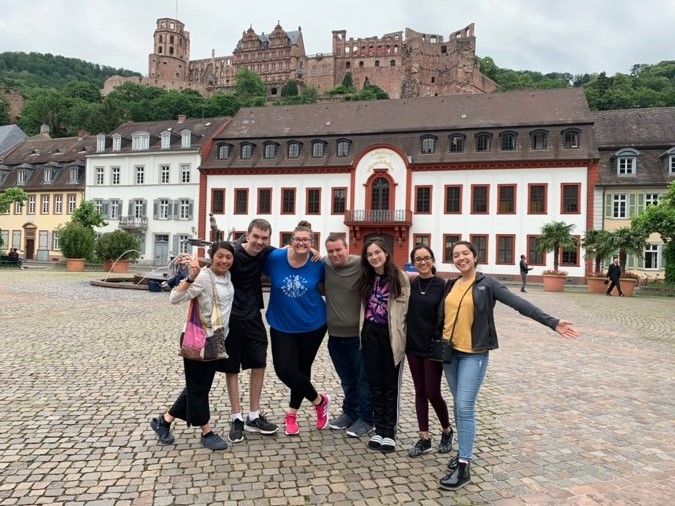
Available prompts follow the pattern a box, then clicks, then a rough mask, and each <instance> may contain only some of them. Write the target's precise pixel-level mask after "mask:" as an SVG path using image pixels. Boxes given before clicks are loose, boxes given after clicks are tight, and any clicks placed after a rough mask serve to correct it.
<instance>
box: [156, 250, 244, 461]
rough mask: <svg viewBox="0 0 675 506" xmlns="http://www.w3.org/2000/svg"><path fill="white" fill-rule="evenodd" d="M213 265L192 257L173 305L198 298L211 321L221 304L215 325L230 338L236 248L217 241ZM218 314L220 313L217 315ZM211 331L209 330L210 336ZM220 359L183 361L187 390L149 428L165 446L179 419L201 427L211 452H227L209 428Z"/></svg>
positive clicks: (203, 440)
mask: <svg viewBox="0 0 675 506" xmlns="http://www.w3.org/2000/svg"><path fill="white" fill-rule="evenodd" d="M209 256H210V257H211V265H210V266H209V267H204V268H201V269H200V267H199V261H198V260H197V257H196V256H195V257H193V258H192V260H191V261H190V265H189V274H188V276H187V277H186V278H185V279H184V280H182V281H181V282H180V283H179V284H178V285H177V286H176V287H175V288H174V289H173V290H172V291H171V295H170V300H171V303H172V304H179V303H181V302H184V301H189V300H192V299H195V298H196V299H197V301H198V303H199V310H200V315H201V319H202V320H203V321H204V322H212V319H211V316H212V314H213V311H214V307H215V306H216V305H218V309H220V315H221V319H220V321H219V322H215V323H217V324H218V326H221V325H222V327H223V331H224V335H225V336H227V333H228V324H229V320H230V312H231V309H232V300H233V299H234V288H233V287H232V282H231V280H230V272H229V271H230V267H232V264H233V262H234V249H233V247H232V245H231V244H230V243H229V242H226V241H223V242H215V243H213V244H212V245H211V248H210V249H209ZM216 314H217V313H216ZM209 331H211V330H210V329H208V328H207V333H208V332H209ZM217 364H218V361H217V360H212V361H202V360H191V359H188V358H184V359H183V366H184V369H185V388H184V389H183V391H182V392H181V394H180V395H179V396H178V399H176V402H174V404H173V406H172V407H171V408H170V409H169V411H167V412H166V413H164V414H160V415H159V416H157V417H156V418H153V419H152V421H151V422H150V427H152V430H154V431H155V433H156V434H157V438H158V439H159V442H160V443H162V444H166V445H169V444H173V442H174V439H175V438H174V436H173V434H171V423H172V422H173V421H174V420H175V419H176V418H180V419H181V420H185V421H186V422H187V424H188V426H190V425H193V426H195V425H196V426H199V427H201V429H202V436H201V443H202V445H203V446H205V447H206V448H210V449H211V450H224V449H226V448H227V443H226V442H225V441H224V440H223V439H222V438H221V437H220V436H219V435H218V434H216V433H214V432H213V431H212V430H211V428H210V426H209V419H210V417H211V414H210V409H209V391H210V390H211V385H212V383H213V378H214V376H215V373H216V366H217Z"/></svg>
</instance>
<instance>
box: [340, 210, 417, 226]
mask: <svg viewBox="0 0 675 506" xmlns="http://www.w3.org/2000/svg"><path fill="white" fill-rule="evenodd" d="M367 223H380V224H383V225H384V224H398V225H411V224H412V211H408V210H405V209H385V210H379V209H355V210H353V211H345V224H346V225H358V224H367Z"/></svg>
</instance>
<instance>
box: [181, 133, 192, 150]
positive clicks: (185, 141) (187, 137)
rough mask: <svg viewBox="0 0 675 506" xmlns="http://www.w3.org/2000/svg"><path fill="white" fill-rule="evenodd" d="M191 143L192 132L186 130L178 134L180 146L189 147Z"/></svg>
mask: <svg viewBox="0 0 675 506" xmlns="http://www.w3.org/2000/svg"><path fill="white" fill-rule="evenodd" d="M191 145H192V133H191V132H190V131H189V130H186V131H184V132H182V133H181V135H180V147H181V148H189V147H190V146H191Z"/></svg>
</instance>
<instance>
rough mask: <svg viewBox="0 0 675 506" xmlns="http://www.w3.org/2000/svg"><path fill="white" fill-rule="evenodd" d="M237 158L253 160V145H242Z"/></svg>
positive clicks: (247, 143)
mask: <svg viewBox="0 0 675 506" xmlns="http://www.w3.org/2000/svg"><path fill="white" fill-rule="evenodd" d="M239 158H241V159H242V160H250V159H251V158H253V144H251V143H250V142H244V143H242V145H241V151H240V154H239Z"/></svg>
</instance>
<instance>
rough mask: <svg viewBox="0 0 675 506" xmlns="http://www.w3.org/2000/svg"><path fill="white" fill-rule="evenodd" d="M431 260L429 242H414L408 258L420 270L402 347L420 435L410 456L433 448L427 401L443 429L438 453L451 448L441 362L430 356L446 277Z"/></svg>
mask: <svg viewBox="0 0 675 506" xmlns="http://www.w3.org/2000/svg"><path fill="white" fill-rule="evenodd" d="M434 260H435V258H434V253H433V251H431V248H429V247H428V246H425V245H417V246H415V247H414V248H413V250H412V251H411V252H410V262H411V263H412V264H413V265H414V266H415V268H416V269H417V272H418V273H419V275H418V276H416V277H415V278H414V279H412V280H411V282H410V301H409V303H408V316H407V319H406V324H407V333H406V347H405V350H406V358H407V359H408V364H409V365H410V374H411V375H412V379H413V384H414V386H415V413H416V415H417V425H418V428H419V433H420V439H419V440H418V441H417V443H415V446H413V447H412V449H411V450H410V452H409V453H408V456H409V457H413V458H414V457H419V456H420V455H422V454H424V453H427V452H430V451H431V450H432V448H431V437H430V436H429V404H430V403H431V406H432V407H433V408H434V411H435V412H436V416H437V417H438V420H439V422H440V423H441V429H442V432H441V441H440V444H439V445H438V453H449V452H450V451H451V450H452V436H453V432H452V427H450V417H449V415H448V405H447V404H446V403H445V400H444V399H443V396H442V394H441V378H442V377H443V364H442V363H441V362H436V361H433V360H431V359H430V358H429V350H430V349H431V339H432V338H433V335H434V328H435V326H436V318H437V316H438V306H439V304H440V303H441V297H442V296H443V289H444V288H445V280H444V279H443V278H440V277H438V276H436V275H435V273H436V267H435V266H434Z"/></svg>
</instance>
